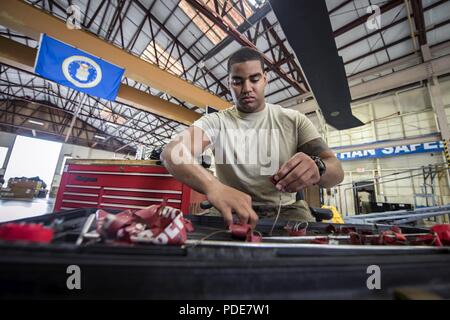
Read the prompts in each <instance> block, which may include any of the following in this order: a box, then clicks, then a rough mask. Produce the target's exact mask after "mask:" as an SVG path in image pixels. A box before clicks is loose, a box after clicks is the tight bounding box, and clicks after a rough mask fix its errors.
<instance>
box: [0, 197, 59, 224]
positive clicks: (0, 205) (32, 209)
mask: <svg viewBox="0 0 450 320" xmlns="http://www.w3.org/2000/svg"><path fill="white" fill-rule="evenodd" d="M54 204H55V199H54V198H46V199H33V200H16V199H12V200H9V199H8V200H5V199H3V200H0V223H1V222H6V221H11V220H17V219H22V218H28V217H35V216H40V215H43V214H46V213H51V212H53V206H54Z"/></svg>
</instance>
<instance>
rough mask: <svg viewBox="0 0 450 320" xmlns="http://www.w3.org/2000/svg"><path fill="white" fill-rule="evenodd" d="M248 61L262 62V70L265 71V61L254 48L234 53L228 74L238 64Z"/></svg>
mask: <svg viewBox="0 0 450 320" xmlns="http://www.w3.org/2000/svg"><path fill="white" fill-rule="evenodd" d="M246 61H259V62H261V68H262V69H263V71H264V59H263V57H262V54H261V53H260V52H259V51H257V50H255V49H252V48H248V47H243V48H241V49H239V50H238V51H236V52H235V53H233V54H232V55H231V57H230V59H228V73H230V71H231V66H232V65H233V64H236V63H241V62H246Z"/></svg>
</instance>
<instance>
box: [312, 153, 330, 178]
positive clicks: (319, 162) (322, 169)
mask: <svg viewBox="0 0 450 320" xmlns="http://www.w3.org/2000/svg"><path fill="white" fill-rule="evenodd" d="M311 159H313V160H314V162H315V163H316V166H317V168H318V169H319V174H320V176H323V175H324V174H325V171H326V170H327V166H326V165H325V162H324V161H323V160H322V159H321V158H320V157H316V156H311Z"/></svg>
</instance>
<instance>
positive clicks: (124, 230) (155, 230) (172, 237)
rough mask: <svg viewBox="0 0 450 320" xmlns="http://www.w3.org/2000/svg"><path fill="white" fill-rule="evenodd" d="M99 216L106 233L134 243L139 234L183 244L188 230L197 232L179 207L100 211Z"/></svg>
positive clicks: (155, 240) (100, 227)
mask: <svg viewBox="0 0 450 320" xmlns="http://www.w3.org/2000/svg"><path fill="white" fill-rule="evenodd" d="M97 218H98V221H97V230H100V232H99V233H100V234H101V235H102V236H104V237H106V238H109V239H114V240H119V241H126V242H130V243H133V242H134V241H133V238H134V237H136V238H140V239H143V240H146V241H148V242H150V243H153V244H169V245H182V244H184V243H185V242H186V240H187V232H192V231H194V227H193V226H192V223H191V222H190V221H187V220H185V219H184V215H183V213H182V212H181V211H180V210H179V209H175V208H172V207H169V206H165V205H163V204H162V205H152V206H150V207H148V208H145V209H142V210H139V211H136V212H135V213H132V212H131V211H129V210H128V211H124V212H121V213H119V214H117V215H112V214H109V213H107V212H106V211H103V210H99V211H98V212H97Z"/></svg>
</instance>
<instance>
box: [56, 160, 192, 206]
mask: <svg viewBox="0 0 450 320" xmlns="http://www.w3.org/2000/svg"><path fill="white" fill-rule="evenodd" d="M190 196H191V189H190V188H189V187H188V186H186V185H184V184H182V183H181V182H179V181H177V180H176V179H175V178H174V177H173V176H172V175H171V174H170V173H168V172H167V170H166V169H165V168H164V167H162V166H158V165H156V164H155V162H154V161H123V160H104V161H100V160H68V162H67V164H66V165H65V167H64V172H63V175H62V177H61V183H60V186H59V189H58V194H57V197H56V202H55V208H54V211H61V210H68V209H75V208H91V207H96V208H102V209H141V208H145V207H148V206H150V205H152V204H159V203H161V201H162V200H163V198H167V199H168V205H170V206H172V207H174V208H179V209H181V211H183V212H184V213H185V214H187V213H189V212H190V207H192V205H191V204H190Z"/></svg>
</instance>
